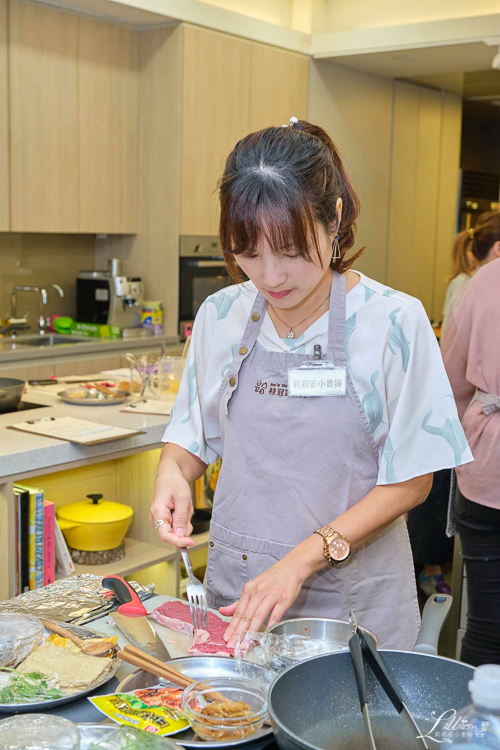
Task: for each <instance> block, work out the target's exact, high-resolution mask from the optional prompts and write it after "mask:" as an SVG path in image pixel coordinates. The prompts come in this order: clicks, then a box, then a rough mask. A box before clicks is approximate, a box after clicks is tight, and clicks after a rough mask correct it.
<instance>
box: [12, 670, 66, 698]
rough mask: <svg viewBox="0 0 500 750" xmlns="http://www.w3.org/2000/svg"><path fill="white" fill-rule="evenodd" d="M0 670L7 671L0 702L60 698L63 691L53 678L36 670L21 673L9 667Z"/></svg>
mask: <svg viewBox="0 0 500 750" xmlns="http://www.w3.org/2000/svg"><path fill="white" fill-rule="evenodd" d="M0 672H1V673H5V672H9V673H10V676H9V681H8V683H7V685H6V686H5V687H3V688H2V689H1V690H0V703H7V704H8V703H37V702H39V701H49V700H55V699H56V698H62V696H63V695H64V693H63V691H62V690H60V689H59V688H58V687H56V682H55V680H54V679H53V678H50V677H47V675H44V674H40V673H38V672H28V674H22V673H21V672H16V670H15V669H10V668H9V667H0Z"/></svg>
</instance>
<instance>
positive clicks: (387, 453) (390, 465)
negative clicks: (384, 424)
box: [382, 437, 398, 484]
mask: <svg viewBox="0 0 500 750" xmlns="http://www.w3.org/2000/svg"><path fill="white" fill-rule="evenodd" d="M395 453H396V451H395V450H394V448H393V447H392V440H391V438H390V437H388V438H387V440H386V441H385V445H384V451H383V453H382V456H383V457H384V458H385V462H386V469H385V479H386V482H387V484H396V482H397V481H398V478H397V476H396V472H395V471H394V456H395Z"/></svg>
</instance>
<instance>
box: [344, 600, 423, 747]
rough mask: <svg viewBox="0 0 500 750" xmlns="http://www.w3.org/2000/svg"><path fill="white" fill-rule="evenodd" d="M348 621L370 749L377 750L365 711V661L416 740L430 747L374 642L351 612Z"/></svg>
mask: <svg viewBox="0 0 500 750" xmlns="http://www.w3.org/2000/svg"><path fill="white" fill-rule="evenodd" d="M351 623H352V625H353V634H352V636H351V638H350V639H349V651H350V652H351V658H352V664H353V667H354V673H355V675H356V683H357V686H358V694H359V703H360V706H361V713H362V714H363V720H364V722H365V730H366V734H367V737H368V739H369V742H370V748H371V750H377V746H376V745H375V739H374V737H373V731H372V726H371V722H370V714H369V711H368V700H367V696H366V680H365V665H364V660H365V659H366V661H367V663H368V664H369V666H370V667H371V670H372V672H373V674H374V675H375V677H376V678H377V680H378V682H379V683H380V685H381V687H382V688H383V690H384V692H385V693H386V695H387V696H388V698H389V699H390V700H391V702H392V705H393V706H394V708H395V709H396V711H397V712H398V714H400V715H402V716H403V717H404V718H405V719H406V721H407V723H408V725H409V726H410V728H411V731H412V734H413V733H414V734H415V738H416V739H419V740H420V741H421V743H422V745H423V747H425V748H426V750H429V746H428V744H427V743H426V741H425V738H424V733H423V732H422V731H421V730H420V728H419V726H418V724H417V722H416V721H415V719H414V718H413V716H412V714H411V713H410V711H409V710H408V707H407V706H406V704H405V702H404V700H403V699H402V697H401V694H400V693H399V691H398V689H397V687H396V686H395V684H394V682H393V680H392V678H391V677H390V675H389V673H388V671H387V669H386V666H385V664H384V661H383V659H382V657H381V656H380V654H379V653H378V651H377V649H376V647H375V646H374V645H373V643H372V642H371V640H370V639H369V638H367V637H366V636H365V634H364V633H363V631H362V630H360V629H359V628H358V625H357V623H356V619H355V617H354V614H353V613H352V612H351Z"/></svg>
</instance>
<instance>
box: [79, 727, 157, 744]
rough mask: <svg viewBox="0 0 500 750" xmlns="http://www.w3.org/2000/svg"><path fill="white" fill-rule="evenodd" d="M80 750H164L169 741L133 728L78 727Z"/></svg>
mask: <svg viewBox="0 0 500 750" xmlns="http://www.w3.org/2000/svg"><path fill="white" fill-rule="evenodd" d="M80 735H81V740H80V750H166V748H169V747H172V744H171V743H169V740H167V739H164V738H161V737H159V736H158V735H156V734H151V733H150V732H143V731H142V730H141V729H134V728H133V727H109V726H105V725H101V726H99V727H95V726H90V727H89V726H88V725H85V724H82V725H80Z"/></svg>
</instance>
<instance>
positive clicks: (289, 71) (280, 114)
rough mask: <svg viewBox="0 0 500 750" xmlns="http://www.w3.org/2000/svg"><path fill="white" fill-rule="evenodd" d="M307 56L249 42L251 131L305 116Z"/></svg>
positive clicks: (304, 117) (307, 77)
mask: <svg viewBox="0 0 500 750" xmlns="http://www.w3.org/2000/svg"><path fill="white" fill-rule="evenodd" d="M308 84H309V58H308V57H307V56H306V55H300V54H296V53H294V52H286V51H284V50H280V49H276V48H275V47H267V46H265V45H263V44H252V67H251V76H250V131H253V130H261V129H262V128H266V127H268V126H270V125H283V124H285V123H288V122H289V120H290V117H298V118H299V120H304V119H306V118H307V101H308Z"/></svg>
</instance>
